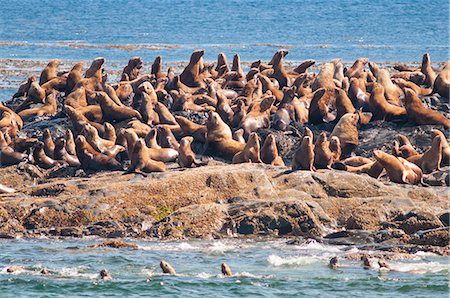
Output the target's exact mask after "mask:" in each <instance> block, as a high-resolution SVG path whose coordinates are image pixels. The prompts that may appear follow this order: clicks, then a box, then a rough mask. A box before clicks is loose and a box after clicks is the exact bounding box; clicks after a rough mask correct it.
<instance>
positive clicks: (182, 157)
mask: <svg viewBox="0 0 450 298" xmlns="http://www.w3.org/2000/svg"><path fill="white" fill-rule="evenodd" d="M193 141H194V138H193V137H184V138H182V139H181V141H180V147H179V148H178V159H177V163H178V164H179V165H180V167H182V168H191V167H196V166H198V165H200V161H198V160H197V159H196V158H195V153H194V152H193V151H192V148H191V144H192V142H193Z"/></svg>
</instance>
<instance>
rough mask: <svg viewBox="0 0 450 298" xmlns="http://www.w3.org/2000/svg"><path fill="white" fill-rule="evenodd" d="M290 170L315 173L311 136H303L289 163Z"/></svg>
mask: <svg viewBox="0 0 450 298" xmlns="http://www.w3.org/2000/svg"><path fill="white" fill-rule="evenodd" d="M291 166H292V170H308V171H315V167H314V145H313V142H312V137H311V136H304V137H303V139H302V143H301V144H300V147H299V148H298V149H297V151H295V153H294V158H293V159H292V162H291Z"/></svg>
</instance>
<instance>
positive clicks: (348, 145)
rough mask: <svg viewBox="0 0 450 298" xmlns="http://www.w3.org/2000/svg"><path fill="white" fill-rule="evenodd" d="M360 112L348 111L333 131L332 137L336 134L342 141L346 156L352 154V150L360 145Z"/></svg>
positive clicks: (343, 151)
mask: <svg viewBox="0 0 450 298" xmlns="http://www.w3.org/2000/svg"><path fill="white" fill-rule="evenodd" d="M358 120H359V116H358V114H354V113H353V114H350V113H347V114H345V115H343V116H342V117H341V119H340V120H339V121H338V123H337V124H336V126H335V127H334V128H333V131H332V132H331V135H330V138H332V137H333V136H336V137H338V138H339V141H340V143H341V149H342V153H343V154H344V156H350V154H351V152H352V151H353V150H354V149H356V147H357V146H358V145H359V140H358V128H357V126H356V125H357V124H358Z"/></svg>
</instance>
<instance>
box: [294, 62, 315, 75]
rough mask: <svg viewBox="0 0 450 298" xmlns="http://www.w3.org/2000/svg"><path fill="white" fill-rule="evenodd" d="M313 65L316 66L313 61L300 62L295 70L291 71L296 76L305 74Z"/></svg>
mask: <svg viewBox="0 0 450 298" xmlns="http://www.w3.org/2000/svg"><path fill="white" fill-rule="evenodd" d="M314 64H316V61H315V60H305V61H303V62H301V63H300V64H299V65H298V66H297V67H296V68H294V70H293V71H294V72H296V73H298V74H302V73H305V72H306V71H307V70H308V68H310V67H311V66H313V65H314Z"/></svg>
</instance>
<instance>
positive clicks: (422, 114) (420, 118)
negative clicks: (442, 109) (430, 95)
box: [403, 88, 450, 128]
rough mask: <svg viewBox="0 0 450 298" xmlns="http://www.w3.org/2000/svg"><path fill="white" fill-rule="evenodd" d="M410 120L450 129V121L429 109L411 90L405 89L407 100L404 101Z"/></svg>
mask: <svg viewBox="0 0 450 298" xmlns="http://www.w3.org/2000/svg"><path fill="white" fill-rule="evenodd" d="M403 101H404V104H405V108H406V111H407V113H408V119H409V120H410V121H411V122H413V123H416V124H419V125H426V124H439V125H443V126H444V127H445V128H450V120H449V119H447V117H445V116H444V115H442V114H441V113H439V112H438V111H434V110H432V109H427V108H425V107H424V105H423V103H422V101H421V100H420V98H419V97H418V96H417V94H416V93H415V92H414V91H413V90H412V89H409V88H405V98H404V99H403Z"/></svg>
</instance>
